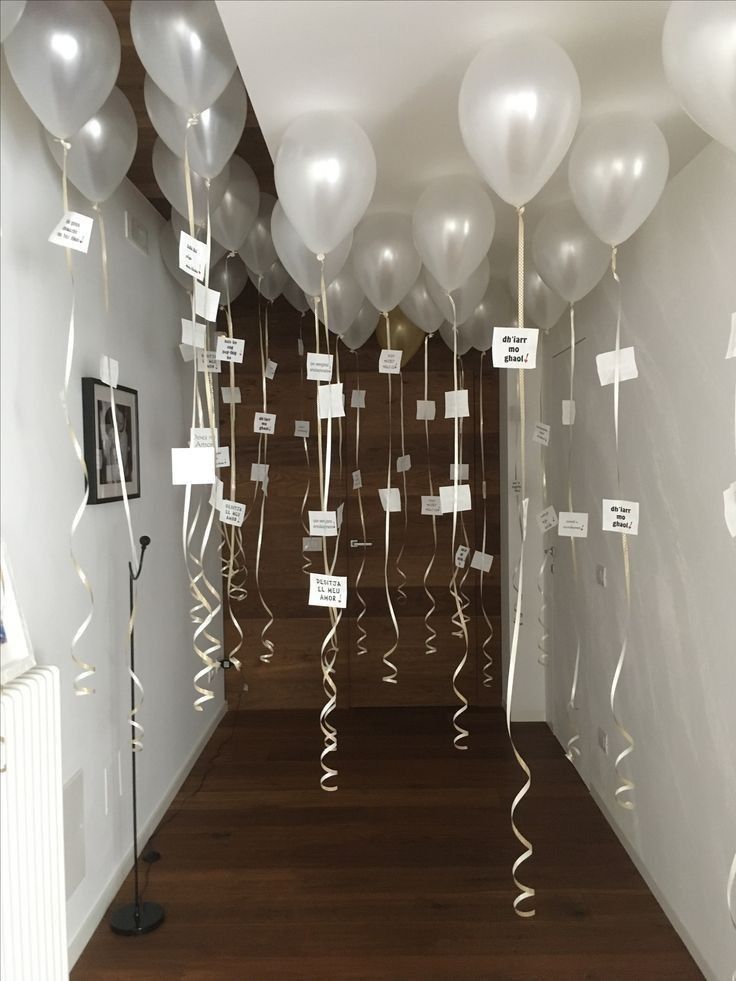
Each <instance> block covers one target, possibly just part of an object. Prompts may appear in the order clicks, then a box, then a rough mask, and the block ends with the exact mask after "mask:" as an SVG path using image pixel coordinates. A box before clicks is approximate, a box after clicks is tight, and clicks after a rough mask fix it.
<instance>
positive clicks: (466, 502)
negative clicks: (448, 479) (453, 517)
mask: <svg viewBox="0 0 736 981" xmlns="http://www.w3.org/2000/svg"><path fill="white" fill-rule="evenodd" d="M440 501H441V504H442V513H443V514H452V512H453V511H454V509H455V508H454V502H455V485H454V484H450V486H449V487H440ZM472 506H473V502H472V499H471V497H470V484H458V485H457V510H458V511H470V509H471V508H472Z"/></svg>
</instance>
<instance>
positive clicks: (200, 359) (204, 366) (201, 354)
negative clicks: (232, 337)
mask: <svg viewBox="0 0 736 981" xmlns="http://www.w3.org/2000/svg"><path fill="white" fill-rule="evenodd" d="M197 371H205V372H208V373H209V374H219V372H220V362H219V361H218V360H217V353H216V352H215V351H202V350H201V349H198V350H197Z"/></svg>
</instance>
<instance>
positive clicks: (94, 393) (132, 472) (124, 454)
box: [82, 378, 141, 504]
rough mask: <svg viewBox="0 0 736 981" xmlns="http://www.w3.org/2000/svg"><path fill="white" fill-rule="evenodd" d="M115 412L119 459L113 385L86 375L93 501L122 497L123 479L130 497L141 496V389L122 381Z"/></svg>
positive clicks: (86, 432) (87, 440) (86, 448)
mask: <svg viewBox="0 0 736 981" xmlns="http://www.w3.org/2000/svg"><path fill="white" fill-rule="evenodd" d="M115 414H116V418H117V423H118V435H119V437H120V457H121V460H118V454H117V451H116V448H115V427H114V424H113V417H112V404H111V402H110V386H109V385H107V384H106V383H105V382H101V381H100V380H99V378H83V379H82V417H83V420H84V459H85V461H86V463H87V472H88V474H89V503H90V504H107V503H108V502H109V501H122V499H123V487H122V483H121V481H123V480H124V481H125V489H126V491H127V494H128V497H129V498H133V497H140V496H141V466H140V451H139V447H138V392H136V391H134V390H133V389H132V388H126V387H125V386H124V385H118V386H117V388H116V389H115ZM121 462H122V470H123V472H122V474H121V473H120V463H121Z"/></svg>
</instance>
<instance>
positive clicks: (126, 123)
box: [45, 88, 138, 204]
mask: <svg viewBox="0 0 736 981" xmlns="http://www.w3.org/2000/svg"><path fill="white" fill-rule="evenodd" d="M45 136H46V143H47V144H48V147H49V150H51V154H52V156H53V158H54V160H55V161H56V162H57V164H58V165H59V167H62V166H63V162H64V151H63V149H62V146H61V144H60V143H59V141H58V140H57V139H54V137H53V136H51V134H50V133H49V132H45ZM69 142H70V143H71V149H70V150H69V151H68V153H67V158H66V172H67V175H68V177H69V180H70V181H71V182H72V184H73V185H74V186H75V187H76V188H77V190H78V191H80V192H81V193H82V194H83V195H84V197H86V198H87V200H88V201H92V203H93V204H100V203H101V202H102V201H107V199H108V198H109V197H110V195H111V194H112V193H113V191H115V190H116V189H117V188H118V187H119V186H120V184H121V183H122V181H123V178H124V177H125V175H126V174H127V173H128V170H129V169H130V165H131V164H132V163H133V157H134V156H135V150H136V146H137V144H138V127H137V125H136V121H135V113H134V112H133V107H132V106H131V104H130V103H129V102H128V100H127V99H126V98H125V96H124V95H123V93H122V92H121V91H120V89H117V88H115V89H113V90H112V92H111V93H110V96H109V98H108V100H107V102H106V103H105V104H104V105H103V106H102V107H101V108H100V109H98V110H97V112H96V113H95V114H94V116H92V118H91V119H88V120H87V122H86V123H85V124H84V126H82V128H81V129H79V130H77V132H76V133H72V135H71V136H70V137H69Z"/></svg>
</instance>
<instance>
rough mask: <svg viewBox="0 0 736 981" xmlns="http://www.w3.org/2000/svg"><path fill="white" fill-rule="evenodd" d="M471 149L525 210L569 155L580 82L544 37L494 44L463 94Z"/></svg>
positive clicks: (501, 192)
mask: <svg viewBox="0 0 736 981" xmlns="http://www.w3.org/2000/svg"><path fill="white" fill-rule="evenodd" d="M459 116H460V132H461V134H462V138H463V142H464V143H465V149H466V150H467V151H468V153H469V154H470V156H471V158H472V159H473V162H474V163H475V165H476V167H477V168H478V169H479V170H480V172H481V173H482V174H483V176H484V177H485V179H486V181H487V182H488V184H490V186H491V187H492V188H493V190H494V191H495V192H496V194H498V196H499V197H501V198H503V200H504V201H506V202H507V203H508V204H511V205H513V206H514V207H517V208H518V207H521V206H522V205H525V204H526V203H527V202H528V201H531V199H532V198H533V197H534V196H535V195H536V194H537V193H538V192H539V191H540V190H541V189H542V187H544V185H545V184H546V183H547V181H548V180H549V178H550V177H551V176H552V174H553V173H554V172H555V170H556V169H557V167H558V166H559V164H560V162H561V161H562V158H563V157H564V156H565V154H566V153H567V150H568V148H569V146H570V143H571V141H572V138H573V136H574V134H575V129H576V127H577V124H578V119H579V118H580V82H579V80H578V76H577V72H576V71H575V67H574V65H573V63H572V61H570V58H569V57H568V55H567V54H566V53H565V52H564V51H563V50H562V48H561V47H560V46H559V45H558V44H557V43H556V42H555V41H552V40H551V39H550V38H548V37H543V36H542V35H538V34H511V35H505V36H503V35H502V36H499V37H497V38H494V39H493V40H492V41H490V42H489V43H488V44H486V46H485V47H484V48H482V49H481V51H480V52H479V53H478V54H477V55H476V57H475V58H474V59H473V61H472V62H471V64H470V67H469V68H468V70H467V72H466V73H465V77H464V78H463V83H462V86H461V88H460V100H459Z"/></svg>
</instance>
